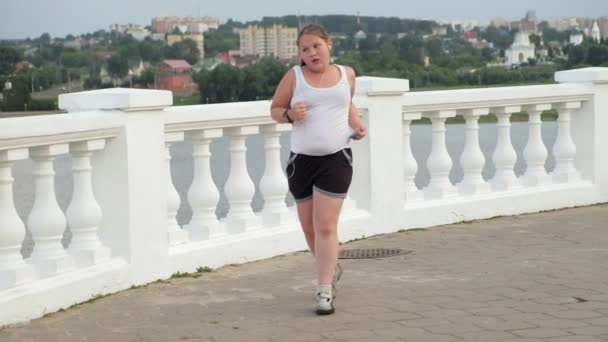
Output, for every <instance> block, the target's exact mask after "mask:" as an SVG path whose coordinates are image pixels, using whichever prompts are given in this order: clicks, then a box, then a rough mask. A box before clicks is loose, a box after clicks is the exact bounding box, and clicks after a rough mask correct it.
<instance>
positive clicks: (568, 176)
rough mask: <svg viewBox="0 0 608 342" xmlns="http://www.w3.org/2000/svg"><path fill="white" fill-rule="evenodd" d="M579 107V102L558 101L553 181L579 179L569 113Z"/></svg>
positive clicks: (561, 181) (564, 181)
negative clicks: (575, 165)
mask: <svg viewBox="0 0 608 342" xmlns="http://www.w3.org/2000/svg"><path fill="white" fill-rule="evenodd" d="M580 107H581V103H580V102H566V103H560V104H559V105H558V106H557V109H558V111H559V117H558V119H557V123H558V129H557V138H556V140H555V145H553V155H555V169H554V170H553V172H552V173H551V176H552V177H553V181H555V182H558V183H566V182H572V181H577V180H580V179H581V176H580V174H579V172H578V171H577V170H576V168H575V167H574V157H576V145H574V142H573V141H572V136H571V132H570V114H571V113H572V111H573V110H575V109H579V108H580Z"/></svg>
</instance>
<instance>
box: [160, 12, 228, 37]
mask: <svg viewBox="0 0 608 342" xmlns="http://www.w3.org/2000/svg"><path fill="white" fill-rule="evenodd" d="M219 25H220V20H219V19H218V18H217V17H211V16H205V17H176V16H165V17H154V18H152V31H154V32H155V33H172V32H173V30H174V29H175V27H177V26H182V30H181V31H182V32H186V31H189V32H201V33H203V32H207V31H208V30H209V29H214V30H217V28H218V27H219Z"/></svg>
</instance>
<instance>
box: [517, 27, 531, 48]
mask: <svg viewBox="0 0 608 342" xmlns="http://www.w3.org/2000/svg"><path fill="white" fill-rule="evenodd" d="M513 45H520V46H521V45H523V46H530V38H529V37H528V33H526V32H523V31H519V32H517V33H516V34H515V41H514V42H513Z"/></svg>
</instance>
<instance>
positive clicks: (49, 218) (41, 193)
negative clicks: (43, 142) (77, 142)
mask: <svg viewBox="0 0 608 342" xmlns="http://www.w3.org/2000/svg"><path fill="white" fill-rule="evenodd" d="M68 151H69V147H68V144H56V145H48V146H40V147H34V148H31V149H30V155H31V157H32V159H33V160H34V162H35V166H34V172H33V174H34V177H35V178H36V179H35V182H36V195H35V199H34V206H33V207H32V210H31V212H30V215H29V216H28V218H27V226H28V228H29V230H30V233H31V235H32V240H34V249H33V251H32V254H31V255H30V257H29V258H28V259H27V261H28V262H30V263H32V265H34V267H35V269H36V272H37V274H38V276H39V277H48V276H52V275H55V274H59V273H62V272H65V271H68V270H70V269H72V268H73V267H74V259H73V258H72V256H71V255H69V254H68V253H67V252H66V250H65V249H64V248H63V245H62V244H61V240H62V238H63V233H64V231H65V229H66V224H67V222H66V219H65V216H64V214H63V212H62V211H61V209H60V208H59V204H57V199H56V196H55V183H54V175H55V171H54V170H53V160H54V159H55V157H56V156H57V155H60V154H66V153H68Z"/></svg>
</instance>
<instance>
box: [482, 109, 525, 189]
mask: <svg viewBox="0 0 608 342" xmlns="http://www.w3.org/2000/svg"><path fill="white" fill-rule="evenodd" d="M492 112H493V113H494V114H496V117H497V118H498V123H497V124H496V127H497V131H496V148H495V149H494V153H493V154H492V161H493V162H494V166H495V167H496V173H495V174H494V177H493V178H492V179H491V181H490V184H491V187H492V189H493V190H495V191H506V190H512V189H515V188H517V186H518V185H519V180H518V179H517V176H516V175H515V170H514V167H515V162H516V161H517V153H516V152H515V149H514V148H513V144H512V143H511V114H513V113H517V112H521V106H506V107H498V108H495V109H493V110H492Z"/></svg>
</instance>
